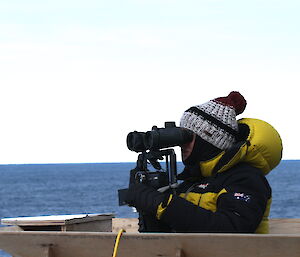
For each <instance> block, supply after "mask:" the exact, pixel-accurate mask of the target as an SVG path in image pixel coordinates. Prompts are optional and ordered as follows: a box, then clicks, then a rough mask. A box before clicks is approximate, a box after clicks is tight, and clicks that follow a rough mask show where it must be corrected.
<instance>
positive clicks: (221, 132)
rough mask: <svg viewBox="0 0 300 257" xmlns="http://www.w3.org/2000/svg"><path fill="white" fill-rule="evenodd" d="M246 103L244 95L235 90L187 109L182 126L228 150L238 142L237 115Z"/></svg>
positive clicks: (182, 119) (181, 122) (182, 118)
mask: <svg viewBox="0 0 300 257" xmlns="http://www.w3.org/2000/svg"><path fill="white" fill-rule="evenodd" d="M246 105H247V102H246V100H245V99H244V97H243V96H242V95H241V94H240V93H239V92H235V91H233V92H231V93H230V94H229V95H228V96H226V97H219V98H216V99H213V100H210V101H209V102H207V103H204V104H201V105H196V106H193V107H191V108H189V109H188V110H186V111H185V112H184V114H183V115H182V117H181V120H180V127H183V128H186V129H189V130H191V131H193V132H194V133H195V134H196V135H198V136H200V137H201V138H202V139H203V140H205V141H207V142H208V143H210V144H212V145H214V146H215V147H217V148H219V149H221V150H226V149H228V148H230V147H231V146H232V145H233V144H234V143H235V142H236V138H237V134H238V123H237V120H236V115H238V114H241V113H242V112H243V111H244V110H245V108H246Z"/></svg>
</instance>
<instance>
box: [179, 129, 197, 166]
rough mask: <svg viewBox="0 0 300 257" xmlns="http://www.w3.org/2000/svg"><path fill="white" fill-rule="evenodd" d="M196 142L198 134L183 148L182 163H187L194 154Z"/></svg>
mask: <svg viewBox="0 0 300 257" xmlns="http://www.w3.org/2000/svg"><path fill="white" fill-rule="evenodd" d="M195 140H196V134H193V139H192V141H190V142H188V143H186V144H184V145H182V146H181V157H182V161H185V160H186V159H187V158H188V157H189V156H190V155H191V153H192V151H193V148H194V145H195Z"/></svg>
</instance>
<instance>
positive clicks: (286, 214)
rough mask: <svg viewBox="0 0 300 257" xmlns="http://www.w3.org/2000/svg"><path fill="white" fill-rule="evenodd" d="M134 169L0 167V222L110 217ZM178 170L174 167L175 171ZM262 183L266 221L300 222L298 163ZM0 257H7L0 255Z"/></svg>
mask: <svg viewBox="0 0 300 257" xmlns="http://www.w3.org/2000/svg"><path fill="white" fill-rule="evenodd" d="M134 167H135V163H90V164H27V165H0V195H1V197H0V219H2V218H8V217H20V216H39V215H59V214H81V213H114V214H115V215H116V217H126V218H130V217H137V214H136V213H134V212H133V211H132V209H131V208H129V207H127V206H121V207H120V206H118V195H117V190H118V189H120V188H126V187H127V186H128V180H129V171H130V169H132V168H134ZM181 169H182V164H181V163H179V164H178V171H180V170H181ZM267 179H268V180H269V183H270V184H271V187H272V190H273V203H272V208H271V214H270V217H271V218H300V186H299V182H300V160H295V161H290V160H284V161H282V162H281V163H280V164H279V165H278V166H277V167H276V168H275V169H274V170H273V171H272V172H271V173H270V174H269V175H267ZM0 256H9V255H7V254H6V253H4V252H1V251H0Z"/></svg>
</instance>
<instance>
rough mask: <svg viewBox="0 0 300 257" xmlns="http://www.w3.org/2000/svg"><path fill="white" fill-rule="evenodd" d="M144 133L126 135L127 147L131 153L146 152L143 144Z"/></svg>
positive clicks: (135, 132)
mask: <svg viewBox="0 0 300 257" xmlns="http://www.w3.org/2000/svg"><path fill="white" fill-rule="evenodd" d="M144 137H145V133H144V132H137V131H134V132H130V133H129V134H128V135H127V147H128V149H129V150H131V151H135V152H143V151H146V148H145V144H144Z"/></svg>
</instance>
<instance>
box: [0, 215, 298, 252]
mask: <svg viewBox="0 0 300 257" xmlns="http://www.w3.org/2000/svg"><path fill="white" fill-rule="evenodd" d="M112 227H113V229H112V230H113V233H106V232H37V231H19V230H20V229H19V228H18V227H16V226H12V227H11V228H10V227H6V228H5V230H2V231H1V232H0V249H3V250H4V251H6V252H8V253H10V254H11V255H13V256H16V257H96V256H97V257H102V256H103V257H104V256H105V257H107V256H112V253H113V248H114V244H115V239H116V236H117V233H116V232H117V231H119V230H120V229H121V228H123V229H125V230H126V231H127V232H126V233H123V235H122V237H121V240H120V245H119V250H118V255H117V256H118V257H141V256H143V257H157V256H160V257H169V256H170V257H171V256H172V257H175V256H176V257H201V256H203V257H204V256H205V257H219V256H220V257H240V256H243V257H269V256H272V257H282V256H289V257H299V256H300V219H272V220H270V232H271V233H273V234H268V235H257V234H201V233H198V234H180V233H178V234H174V233H173V234H167V233H156V234H154V233H153V234H152V233H144V234H139V233H137V228H138V225H137V219H113V220H112Z"/></svg>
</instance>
